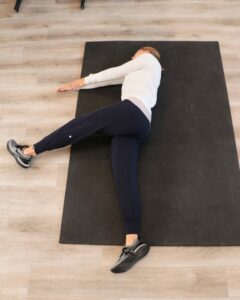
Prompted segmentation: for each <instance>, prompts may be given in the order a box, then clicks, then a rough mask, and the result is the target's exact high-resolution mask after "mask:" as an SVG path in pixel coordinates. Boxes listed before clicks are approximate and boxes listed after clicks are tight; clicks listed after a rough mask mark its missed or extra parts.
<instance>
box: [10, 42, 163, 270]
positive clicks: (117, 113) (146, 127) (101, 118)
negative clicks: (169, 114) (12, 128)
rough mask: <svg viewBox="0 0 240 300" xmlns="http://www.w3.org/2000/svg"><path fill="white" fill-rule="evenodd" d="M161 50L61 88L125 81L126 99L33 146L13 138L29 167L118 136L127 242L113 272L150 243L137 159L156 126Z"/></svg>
mask: <svg viewBox="0 0 240 300" xmlns="http://www.w3.org/2000/svg"><path fill="white" fill-rule="evenodd" d="M159 59H160V54H159V52H158V51H157V50H156V49H155V48H153V47H142V48H140V49H139V50H138V51H137V52H136V53H135V54H134V56H133V57H132V59H131V60H130V61H128V62H126V63H124V64H122V65H120V66H117V67H113V68H109V69H106V70H103V71H101V72H98V73H95V74H92V73H91V74H89V75H88V76H86V77H82V78H80V79H77V80H74V81H72V82H69V83H67V84H64V85H63V86H61V87H60V88H59V89H58V92H64V91H69V90H79V89H90V88H97V87H100V86H106V85H113V84H122V91H121V100H122V101H120V102H117V103H114V104H112V105H108V106H105V107H103V108H100V109H98V110H95V111H93V112H90V113H87V114H85V115H81V116H78V117H76V118H74V119H72V120H71V121H69V122H68V123H66V124H65V125H63V126H62V127H60V128H58V129H56V130H55V131H53V132H52V133H50V134H49V135H47V136H45V137H44V138H43V139H41V140H40V141H38V142H36V143H34V144H33V145H31V146H28V145H20V144H17V143H16V142H15V141H14V140H12V139H11V140H9V141H8V143H7V149H8V151H9V152H10V153H11V154H12V155H13V156H14V158H15V159H16V162H17V163H18V164H19V165H20V166H21V167H24V168H28V167H30V162H31V160H32V158H33V157H35V156H37V155H39V154H40V153H42V152H44V151H49V150H53V149H57V148H61V147H64V146H67V145H70V144H73V143H76V142H78V141H80V140H82V139H83V138H85V137H87V136H89V135H91V134H93V133H105V134H109V135H111V136H112V140H111V158H112V169H113V175H114V180H115V184H116V190H117V195H118V199H119V202H120V205H121V208H122V212H123V215H124V220H125V231H126V242H125V245H124V246H123V248H122V252H121V255H120V257H119V258H118V260H117V262H116V264H115V265H114V266H113V267H112V268H111V271H112V272H115V273H117V272H124V271H126V270H128V269H129V268H130V267H132V266H133V264H134V263H136V262H137V261H138V260H139V259H140V258H142V257H144V256H145V255H146V254H147V253H148V251H149V248H150V246H149V245H147V244H146V243H144V242H143V240H142V237H141V236H140V221H141V206H140V198H139V194H138V191H137V178H136V168H137V158H138V154H139V150H140V148H141V146H142V145H143V144H144V142H145V141H146V139H147V137H148V136H149V134H150V130H151V119H152V111H151V108H152V107H154V106H155V104H156V101H157V91H158V87H159V85H160V81H161V70H162V67H161V64H160V62H159Z"/></svg>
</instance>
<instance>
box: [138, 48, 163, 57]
mask: <svg viewBox="0 0 240 300" xmlns="http://www.w3.org/2000/svg"><path fill="white" fill-rule="evenodd" d="M141 49H142V50H145V51H149V52H150V53H151V54H152V55H153V56H155V57H156V59H158V60H160V53H159V51H158V50H157V49H156V48H153V47H148V46H146V47H141Z"/></svg>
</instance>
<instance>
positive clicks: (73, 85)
mask: <svg viewBox="0 0 240 300" xmlns="http://www.w3.org/2000/svg"><path fill="white" fill-rule="evenodd" d="M84 85H85V81H84V78H83V77H82V78H80V79H77V80H74V81H71V82H68V83H65V84H64V85H62V86H60V87H59V89H58V90H57V91H58V92H64V91H72V90H79V89H80V88H81V87H82V86H84Z"/></svg>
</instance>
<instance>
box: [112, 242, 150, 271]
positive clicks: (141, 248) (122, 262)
mask: <svg viewBox="0 0 240 300" xmlns="http://www.w3.org/2000/svg"><path fill="white" fill-rule="evenodd" d="M149 249H150V246H149V245H148V244H146V243H144V242H143V241H142V238H141V237H139V238H138V239H137V240H136V242H134V243H133V245H130V246H123V248H122V252H121V254H120V257H119V258H118V260H117V262H116V263H115V265H114V266H113V267H112V268H111V271H112V272H113V273H121V272H125V271H127V270H128V269H130V268H131V267H132V266H133V265H134V264H135V263H136V262H137V261H138V260H139V259H141V258H143V257H144V256H145V255H146V254H147V253H148V251H149Z"/></svg>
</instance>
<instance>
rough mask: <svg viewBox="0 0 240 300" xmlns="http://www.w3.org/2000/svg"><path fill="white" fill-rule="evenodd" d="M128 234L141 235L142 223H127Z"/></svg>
mask: <svg viewBox="0 0 240 300" xmlns="http://www.w3.org/2000/svg"><path fill="white" fill-rule="evenodd" d="M125 233H126V234H131V233H133V234H140V223H139V222H127V223H125Z"/></svg>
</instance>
